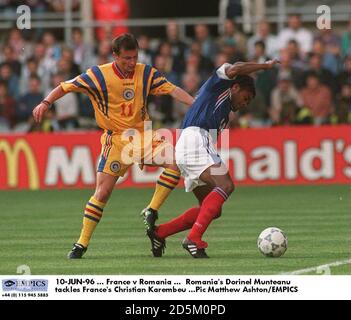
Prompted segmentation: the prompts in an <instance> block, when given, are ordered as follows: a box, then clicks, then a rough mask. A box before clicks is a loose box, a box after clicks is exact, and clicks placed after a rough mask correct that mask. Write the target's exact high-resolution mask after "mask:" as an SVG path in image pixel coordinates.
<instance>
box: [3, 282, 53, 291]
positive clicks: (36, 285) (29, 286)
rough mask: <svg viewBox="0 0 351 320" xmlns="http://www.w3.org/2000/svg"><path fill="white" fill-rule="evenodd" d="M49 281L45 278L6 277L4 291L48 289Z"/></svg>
mask: <svg viewBox="0 0 351 320" xmlns="http://www.w3.org/2000/svg"><path fill="white" fill-rule="evenodd" d="M48 284H49V281H48V280H45V279H30V280H26V279H5V280H2V290H3V291H21V292H33V291H44V292H47V291H48Z"/></svg>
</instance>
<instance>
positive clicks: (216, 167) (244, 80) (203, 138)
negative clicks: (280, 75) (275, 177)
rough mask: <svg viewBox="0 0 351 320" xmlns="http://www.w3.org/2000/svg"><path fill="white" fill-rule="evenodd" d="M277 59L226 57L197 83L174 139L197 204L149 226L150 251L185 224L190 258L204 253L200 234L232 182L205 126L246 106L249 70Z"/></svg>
mask: <svg viewBox="0 0 351 320" xmlns="http://www.w3.org/2000/svg"><path fill="white" fill-rule="evenodd" d="M276 63H278V61H277V60H271V61H267V62H266V63H253V62H237V63H235V64H233V65H231V64H228V63H226V64H224V65H222V66H221V67H220V68H218V69H217V70H216V71H215V72H214V73H213V75H212V76H211V77H210V78H209V79H208V80H207V82H206V83H205V84H204V85H203V86H202V87H201V88H200V91H199V93H198V95H197V97H196V99H195V101H194V103H193V105H192V106H191V107H190V109H189V110H188V112H187V114H186V116H185V118H184V121H183V125H182V129H183V130H182V133H181V135H180V137H179V140H178V142H177V145H176V162H177V165H178V167H179V169H180V171H181V173H182V175H183V177H184V179H185V189H186V191H187V192H190V191H192V192H193V193H194V194H195V196H196V198H197V199H198V201H199V204H200V205H199V206H198V207H194V208H191V209H189V210H187V211H186V212H185V213H183V214H182V215H180V216H179V217H177V218H175V219H173V220H171V221H169V222H167V223H164V224H161V225H159V226H156V227H155V228H154V231H153V234H150V235H149V237H150V239H151V241H152V251H153V253H154V256H162V254H163V252H164V248H165V239H166V238H167V237H168V236H170V235H172V234H175V233H178V232H180V231H184V230H188V229H190V231H189V233H188V235H187V237H186V238H185V239H184V240H183V243H182V245H183V248H184V249H185V250H187V251H188V252H189V253H190V254H191V256H192V257H193V258H208V256H207V254H206V252H205V249H206V248H207V246H208V245H207V243H206V242H205V241H203V240H202V237H203V234H204V233H205V231H206V229H207V228H208V226H209V225H210V223H211V222H212V220H213V219H216V218H218V217H219V216H220V215H221V211H222V206H223V204H224V202H225V201H226V200H227V199H228V198H229V196H230V195H231V193H232V192H233V191H234V183H233V181H232V179H231V177H230V175H229V173H228V170H227V168H226V167H225V165H224V164H223V163H222V160H221V158H220V156H219V155H218V154H217V151H216V150H215V147H214V141H213V138H212V135H211V134H210V131H212V130H216V131H217V132H218V131H219V130H221V129H224V128H225V127H226V125H227V124H228V121H229V114H230V112H235V111H238V110H240V109H243V108H245V107H247V105H248V104H249V103H250V101H251V100H252V99H253V98H254V97H255V94H256V92H255V85H254V80H253V78H251V77H250V76H249V74H250V73H253V72H256V71H259V70H267V69H271V68H273V66H274V65H275V64H276Z"/></svg>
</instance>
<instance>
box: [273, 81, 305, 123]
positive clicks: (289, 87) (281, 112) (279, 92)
mask: <svg viewBox="0 0 351 320" xmlns="http://www.w3.org/2000/svg"><path fill="white" fill-rule="evenodd" d="M302 106H303V100H302V98H301V96H300V94H299V92H298V91H297V89H296V88H295V87H294V85H293V84H292V82H291V78H290V76H288V75H286V76H284V75H282V76H281V77H280V78H279V80H278V85H277V87H276V88H275V89H274V90H273V92H272V97H271V108H270V116H271V119H272V122H273V124H275V125H291V124H294V123H295V122H296V115H297V112H298V109H299V108H301V107H302Z"/></svg>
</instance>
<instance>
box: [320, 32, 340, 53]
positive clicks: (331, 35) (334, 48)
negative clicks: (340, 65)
mask: <svg viewBox="0 0 351 320" xmlns="http://www.w3.org/2000/svg"><path fill="white" fill-rule="evenodd" d="M315 40H319V41H322V43H323V45H324V46H325V51H326V52H328V53H330V54H332V55H334V56H336V57H339V56H340V55H341V48H340V44H341V39H340V36H339V35H338V34H336V33H335V32H334V31H333V29H322V30H321V31H320V32H319V34H317V35H316V36H315Z"/></svg>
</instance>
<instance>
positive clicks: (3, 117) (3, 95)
mask: <svg viewBox="0 0 351 320" xmlns="http://www.w3.org/2000/svg"><path fill="white" fill-rule="evenodd" d="M15 112H16V101H15V100H14V99H13V98H12V97H11V96H10V95H9V94H8V91H7V85H6V82H5V81H0V132H3V131H9V130H10V129H11V128H12V127H13V125H14V124H15Z"/></svg>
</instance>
